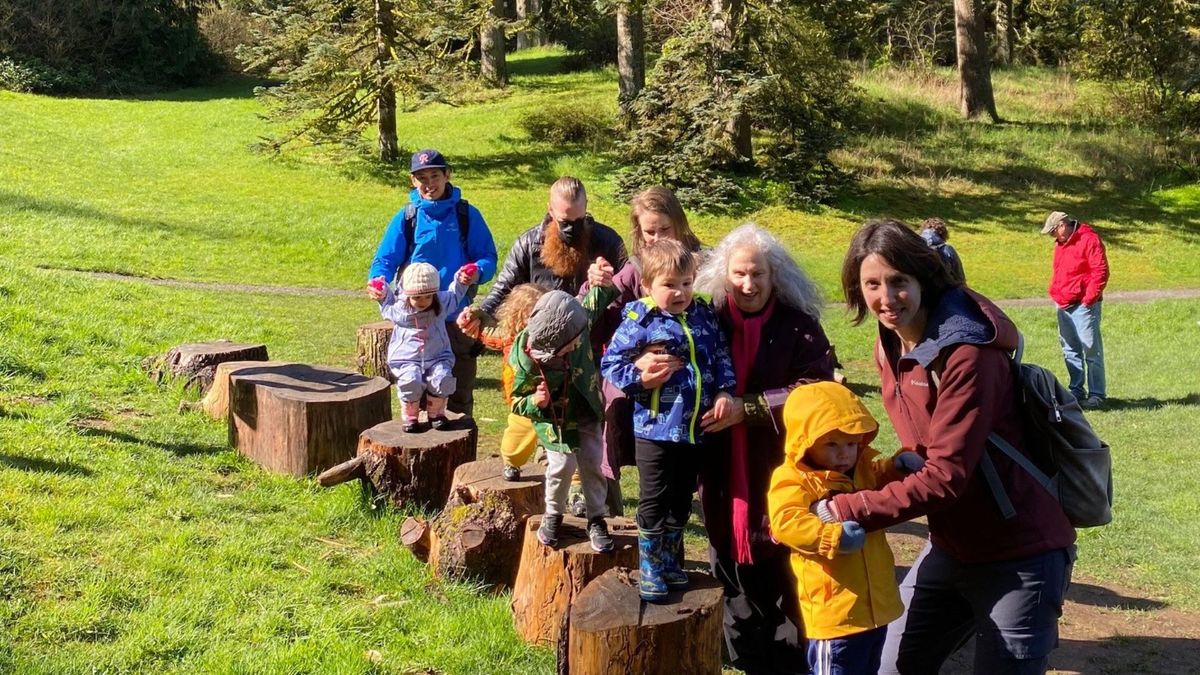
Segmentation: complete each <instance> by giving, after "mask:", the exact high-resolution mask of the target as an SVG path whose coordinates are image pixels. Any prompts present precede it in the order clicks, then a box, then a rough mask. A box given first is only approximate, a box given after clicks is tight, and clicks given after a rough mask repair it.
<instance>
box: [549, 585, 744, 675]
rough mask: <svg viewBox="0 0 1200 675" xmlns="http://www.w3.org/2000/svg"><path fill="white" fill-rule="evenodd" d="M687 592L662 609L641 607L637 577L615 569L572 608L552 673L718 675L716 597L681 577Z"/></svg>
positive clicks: (717, 591)
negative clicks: (687, 584)
mask: <svg viewBox="0 0 1200 675" xmlns="http://www.w3.org/2000/svg"><path fill="white" fill-rule="evenodd" d="M688 580H689V581H690V582H691V587H690V588H689V589H688V590H686V591H682V592H673V593H671V594H670V595H669V596H668V599H667V601H666V602H665V603H662V604H651V603H647V602H642V600H641V598H640V597H638V592H637V574H636V573H635V572H631V571H630V570H626V569H621V568H614V569H611V570H608V571H607V572H605V573H604V574H602V575H600V576H599V577H598V578H596V580H595V581H592V582H591V583H590V584H588V585H587V587H586V588H584V589H583V592H581V593H580V594H579V595H578V596H576V598H575V601H574V602H572V603H571V612H570V614H569V615H568V616H567V619H566V623H567V625H568V627H567V630H566V633H567V645H566V647H565V650H564V649H563V648H562V646H561V645H560V650H559V654H560V657H561V655H562V654H563V653H565V654H566V655H567V662H566V664H563V663H560V664H559V669H558V672H560V673H570V674H572V675H585V674H586V675H626V674H627V673H639V674H642V675H680V674H681V673H688V675H693V674H695V675H708V674H710V673H711V674H712V675H719V673H720V672H721V617H722V611H723V605H722V602H723V590H722V589H721V585H720V584H718V583H717V582H716V580H715V579H713V578H712V577H710V576H708V575H706V574H698V573H695V572H689V573H688Z"/></svg>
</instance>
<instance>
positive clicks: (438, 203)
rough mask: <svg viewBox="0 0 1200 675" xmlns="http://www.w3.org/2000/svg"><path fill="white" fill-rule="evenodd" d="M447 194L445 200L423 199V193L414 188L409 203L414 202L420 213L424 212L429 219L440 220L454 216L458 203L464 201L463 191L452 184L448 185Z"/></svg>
mask: <svg viewBox="0 0 1200 675" xmlns="http://www.w3.org/2000/svg"><path fill="white" fill-rule="evenodd" d="M446 192H447V194H446V197H445V198H444V199H422V198H421V193H420V192H417V189H416V188H413V189H411V190H409V191H408V201H410V202H412V203H413V205H415V206H416V207H417V210H418V211H424V212H425V213H426V214H428V215H429V217H431V218H433V219H435V220H440V219H442V218H445V217H446V216H448V215H450V214H453V213H454V210H455V209H456V208H457V205H458V201H459V200H460V199H462V191H461V190H459V189H458V188H456V187H454V186H453V185H451V184H450V183H446Z"/></svg>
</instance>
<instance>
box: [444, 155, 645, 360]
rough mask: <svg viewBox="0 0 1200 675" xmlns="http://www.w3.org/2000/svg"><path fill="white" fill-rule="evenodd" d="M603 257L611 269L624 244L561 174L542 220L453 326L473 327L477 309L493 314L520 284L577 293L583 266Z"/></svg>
mask: <svg viewBox="0 0 1200 675" xmlns="http://www.w3.org/2000/svg"><path fill="white" fill-rule="evenodd" d="M596 258H604V259H605V260H606V261H608V263H609V264H610V265H612V267H613V269H621V266H622V265H624V264H625V244H624V242H622V241H621V236H620V235H618V234H617V233H616V232H615V231H613V229H612V228H610V227H608V226H607V225H604V224H602V223H598V222H596V221H595V220H593V219H592V216H591V214H589V213H588V212H587V191H586V190H584V187H583V183H582V182H581V181H580V180H579V179H578V178H572V177H571V176H563V177H562V178H559V179H558V180H557V181H555V182H554V185H551V186H550V203H549V205H548V206H547V213H546V216H545V217H544V218H542V222H541V223H539V224H538V225H535V226H533V227H531V228H530V229H528V230H526V231H525V232H524V233H523V234H521V236H519V237H517V240H516V241H515V242H513V245H512V248H511V249H509V251H508V257H507V258H505V260H504V268H503V269H501V270H500V274H499V276H497V277H496V283H495V284H493V285H492V290H491V292H490V293H488V296H487V297H486V298H484V299H483V302H482V303H480V305H479V307H478V308H474V307H470V308H467V309H465V310H463V313H462V314H460V315H459V319H458V325H459V327H460V328H462V329H463V332H465V333H467V334H468V335H476V334H478V331H479V326H480V318H481V317H480V316H479V313H480V312H483V313H485V314H487V315H488V316H489V317H494V316H495V314H496V309H497V308H499V307H500V303H501V302H502V301H503V300H504V298H505V297H506V296H507V295H508V293H509V291H511V290H512V289H513V288H516V287H517V286H519V285H521V284H524V283H530V282H532V283H536V284H541V285H542V286H545V287H546V288H549V289H552V290H553V289H559V290H563V291H566V292H567V293H569V294H571V295H577V294H578V293H579V288H580V286H582V285H583V284H584V282H586V281H587V270H588V266H589V265H590V264H591V263H592V262H593V261H594V260H596ZM591 337H592V344H593V345H597V347H598V346H599V345H603V344H604V343H606V342H608V338H609V337H610V336H609V335H595V334H594V333H593V335H592V336H591Z"/></svg>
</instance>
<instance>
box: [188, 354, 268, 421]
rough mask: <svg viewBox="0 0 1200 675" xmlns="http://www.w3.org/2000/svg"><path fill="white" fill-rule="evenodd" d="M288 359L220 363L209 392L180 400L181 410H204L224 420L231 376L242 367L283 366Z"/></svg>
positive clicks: (215, 417)
mask: <svg viewBox="0 0 1200 675" xmlns="http://www.w3.org/2000/svg"><path fill="white" fill-rule="evenodd" d="M286 363H288V362H287V361H226V362H224V363H218V364H217V368H216V371H215V374H214V375H213V379H212V386H211V387H209V388H208V393H207V394H205V395H204V398H202V399H200V400H199V401H180V402H179V412H184V411H186V410H203V411H204V412H205V414H207V415H208V416H209V417H211V418H213V419H214V420H223V419H225V418H226V417H228V416H229V376H230V375H232V374H234V373H236V372H237V371H239V370H241V369H242V368H256V367H261V366H282V365H284V364H286Z"/></svg>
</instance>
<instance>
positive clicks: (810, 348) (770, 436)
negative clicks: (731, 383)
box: [700, 303, 833, 561]
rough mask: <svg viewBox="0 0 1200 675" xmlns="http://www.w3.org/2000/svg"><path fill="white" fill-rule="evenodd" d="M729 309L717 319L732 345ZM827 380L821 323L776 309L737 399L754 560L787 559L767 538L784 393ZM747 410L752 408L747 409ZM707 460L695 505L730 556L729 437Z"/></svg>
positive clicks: (717, 442) (720, 437)
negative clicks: (746, 457) (742, 416)
mask: <svg viewBox="0 0 1200 675" xmlns="http://www.w3.org/2000/svg"><path fill="white" fill-rule="evenodd" d="M728 312H729V310H728V308H727V307H722V308H721V309H720V310H719V311H718V313H717V317H718V319H719V320H720V322H721V328H722V330H724V331H725V335H726V336H728V337H729V344H730V345H731V346H732V345H733V330H732V327H731V325H730V322H729V313H728ZM830 379H833V356H832V354H831V353H830V349H829V340H828V339H827V338H826V337H825V331H823V330H822V329H821V324H820V323H819V322H818V321H817V320H816V319H814V318H812V317H810V316H809V315H807V314H805V313H803V312H801V311H800V310H798V309H795V308H792V307H789V306H787V305H784V304H782V303H779V304H778V305H776V307H775V310H774V312H773V313H772V314H771V318H770V319H769V320H768V321H767V324H766V325H765V326H763V331H762V343H761V344H760V345H759V349H758V356H757V358H756V359H755V361H754V366H753V367H752V368H751V369H750V376H749V377H748V378H747V380H746V386H745V392H746V393H745V394H744V395H743V399H744V400H745V401H746V402H747V405H748V411H747V412H748V414H747V417H746V421H745V422H743V424H745V425H746V426H747V432H748V436H749V438H748V439H747V440H748V441H749V442H748V445H749V450H750V461H749V478H750V523H751V525H752V526H753V527H754V528H755V530H754V533H753V535H754V536H753V538H752V539H751V544H752V546H753V547H754V558H755V560H756V561H758V560H763V559H766V558H768V557H776V556H781V557H784V558H786V557H787V555H788V552H787V549H786V548H785V547H782V546H779V545H777V544H773V543H771V540H770V538H769V536H768V534H767V526H766V523H765V518H766V514H767V490H768V489H769V487H770V483H771V473H772V472H773V471H774V470H775V467H777V466H779V465H780V464H781V463H782V462H783V424H782V423H779V422H778V421H779V420H782V414H783V404H784V401H786V400H787V393H788V391H790V390H791V389H792V388H794V387H795V386H796V385H797V384H799V383H800V381H801V380H830ZM751 408H752V409H751ZM710 443H711V444H712V446H713V447H712V448H711V452H710V453H709V455H708V457H709V461H708V462H707V463H706V465H705V466H704V468H703V470H702V471H701V475H700V503H701V506H702V507H703V509H704V527H705V529H706V530H707V531H708V540H709V542H710V543H711V544H712V546H713V548H714V549H716V551H717V554H718V555H720V556H722V557H726V558H728V557H730V556H731V551H730V550H729V542H730V533H729V530H730V527H731V523H730V517H731V509H732V506H731V499H732V497H731V496H730V495H729V487H728V479H729V475H730V471H729V458H730V454H729V448H730V443H731V439H730V434H729V432H724V433H720V434H716V435H715V436H714V437H713V438H711V439H710Z"/></svg>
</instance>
